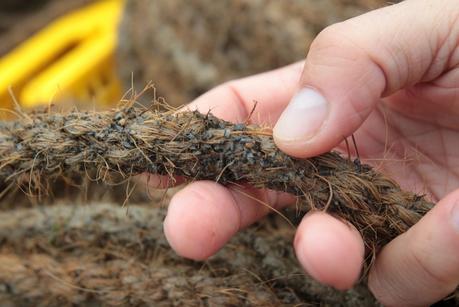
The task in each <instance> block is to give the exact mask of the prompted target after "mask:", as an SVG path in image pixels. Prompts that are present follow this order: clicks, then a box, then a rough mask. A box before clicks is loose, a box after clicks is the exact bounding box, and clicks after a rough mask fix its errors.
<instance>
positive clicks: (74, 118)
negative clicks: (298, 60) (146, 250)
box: [0, 106, 433, 252]
mask: <svg viewBox="0 0 459 307" xmlns="http://www.w3.org/2000/svg"><path fill="white" fill-rule="evenodd" d="M20 116H21V117H22V118H21V119H20V120H16V121H11V122H3V123H0V189H1V190H0V191H3V192H0V197H1V193H3V194H6V193H7V191H9V190H11V189H12V188H14V187H17V186H19V187H21V189H23V190H24V191H26V192H30V193H31V194H40V193H42V194H43V193H44V192H43V191H46V189H47V187H48V186H49V184H51V183H52V182H53V181H55V180H56V179H62V178H67V179H68V180H69V181H71V180H75V178H81V177H82V176H89V177H91V178H92V179H93V180H97V181H104V182H110V181H111V178H112V177H113V175H114V174H116V175H118V176H121V177H122V178H130V177H131V176H133V175H137V174H141V173H144V172H149V173H154V174H161V175H168V176H183V177H186V178H187V179H189V180H201V179H207V180H215V181H218V182H220V183H222V184H230V183H235V182H247V183H249V184H251V185H253V186H255V187H257V188H269V189H273V190H279V191H285V192H289V193H292V194H294V195H296V196H298V200H299V202H301V204H302V206H301V207H302V209H305V210H311V209H318V210H327V212H329V213H332V214H334V215H335V216H337V217H340V218H343V219H345V220H348V221H350V222H351V223H352V224H353V225H354V226H355V227H356V228H357V229H358V230H359V231H360V232H361V234H362V235H363V237H364V240H365V244H366V245H367V248H368V251H371V252H375V251H377V249H378V248H379V247H381V246H383V245H384V244H386V243H387V242H389V241H390V240H391V239H393V238H394V237H396V236H398V235H399V234H401V233H403V232H405V231H406V230H407V229H408V228H409V227H411V226H412V225H413V224H415V223H416V222H417V221H418V220H419V219H420V218H421V217H422V216H423V215H424V214H425V213H426V212H427V211H428V210H430V209H431V208H432V206H433V204H432V203H430V202H428V201H427V200H426V199H425V198H424V197H422V196H417V195H415V194H412V193H409V192H405V191H402V190H401V189H400V187H399V185H398V184H397V183H396V182H394V181H393V180H391V179H389V178H387V177H386V176H384V175H383V174H381V173H379V172H377V171H375V170H374V169H372V168H371V167H370V166H368V165H364V164H361V163H360V162H359V161H358V160H354V161H350V160H348V159H346V158H344V157H342V156H340V155H339V154H338V153H334V152H330V153H326V154H323V155H321V156H318V157H315V158H311V159H306V160H301V159H295V158H292V157H289V156H287V155H286V154H284V153H282V152H281V151H280V150H278V149H277V148H276V146H275V144H274V142H273V139H272V135H271V131H270V130H269V129H265V128H262V127H259V126H253V125H245V124H232V123H229V122H226V121H223V120H220V119H218V118H216V117H214V116H212V115H211V114H207V115H203V114H200V113H198V112H183V113H173V112H159V111H153V110H145V109H140V108H135V107H131V106H126V107H123V108H121V109H117V110H112V111H106V112H73V113H66V114H59V113H47V112H43V113H40V112H38V113H33V114H29V115H27V114H20Z"/></svg>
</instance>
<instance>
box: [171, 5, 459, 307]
mask: <svg viewBox="0 0 459 307" xmlns="http://www.w3.org/2000/svg"><path fill="white" fill-rule="evenodd" d="M260 52H262V50H260ZM254 101H257V102H258V105H257V107H256V109H255V112H254V114H253V115H252V117H251V121H252V122H253V123H261V124H265V125H266V124H267V125H271V126H273V127H274V128H273V135H274V139H275V142H276V144H277V146H278V147H279V148H280V149H281V150H283V151H285V152H286V153H287V154H290V155H292V156H296V157H301V158H306V157H310V156H314V155H317V154H320V153H323V152H326V151H329V150H332V149H334V148H337V147H338V148H341V149H342V148H343V142H342V141H343V138H345V137H349V136H350V135H352V134H354V136H355V138H356V140H357V145H358V150H359V154H360V158H361V159H364V160H367V161H369V162H370V163H372V164H373V165H375V166H376V167H377V168H378V169H380V170H382V171H384V172H386V173H387V174H389V175H390V176H392V177H394V178H395V179H396V180H397V181H398V182H400V184H401V185H402V186H403V188H405V189H408V190H412V191H415V192H418V193H426V194H427V195H428V197H429V198H430V199H431V200H432V201H434V202H435V203H436V206H435V207H434V209H432V210H431V211H430V212H429V213H428V214H427V215H426V216H425V217H424V218H423V219H421V221H420V222H419V223H417V224H416V225H415V226H414V227H412V228H411V229H410V230H409V231H408V232H407V233H405V234H403V235H400V236H399V237H397V238H396V239H394V240H393V241H392V242H390V243H389V244H388V245H386V246H385V247H384V248H383V249H382V251H381V252H380V253H379V254H378V255H377V258H376V262H375V264H374V265H373V267H372V269H371V271H370V275H369V287H370V289H371V291H372V292H373V294H374V295H375V297H376V298H377V299H378V300H379V301H381V302H382V303H383V304H385V305H388V306H423V305H428V304H430V303H433V302H435V301H437V300H439V299H441V298H443V297H444V296H446V295H448V294H449V293H451V292H452V291H454V289H455V288H456V287H457V286H458V284H459V1H457V0H435V1H434V0H407V1H405V2H403V3H401V4H397V5H393V6H389V7H386V8H383V9H380V10H376V11H373V12H370V13H368V14H365V15H362V16H359V17H357V18H354V19H351V20H348V21H346V22H343V23H340V24H336V25H333V26H331V27H329V28H327V29H326V30H325V31H323V32H322V33H321V34H319V35H318V37H317V38H316V40H315V41H314V43H313V45H312V46H311V48H310V51H309V54H308V56H307V57H306V60H305V61H304V62H300V63H296V64H293V65H290V66H287V67H284V68H281V69H278V70H275V71H271V72H268V73H264V74H260V75H256V76H252V77H248V78H244V79H240V80H236V81H232V82H229V83H226V84H223V85H221V86H219V87H217V88H215V89H213V90H211V91H210V92H208V93H206V94H204V95H203V96H201V97H199V98H198V99H197V100H195V101H194V102H192V103H191V104H190V105H189V106H188V107H189V108H192V109H198V110H200V111H202V112H207V111H208V110H209V109H210V110H211V111H212V113H213V114H215V115H216V116H219V117H221V118H223V119H226V120H230V121H233V122H242V121H244V120H246V119H247V117H248V114H249V113H250V111H251V109H252V108H253V103H254ZM238 189H240V188H237V189H236V188H233V187H223V186H221V185H219V184H217V183H214V182H207V181H199V182H194V183H192V184H190V185H188V186H187V187H185V188H184V189H183V190H181V191H180V192H179V193H177V194H176V195H175V196H174V198H173V199H172V201H171V203H170V206H169V209H168V214H167V217H166V220H165V223H164V230H165V234H166V237H167V239H168V241H169V243H170V245H171V246H172V248H173V249H174V250H175V251H176V252H177V253H178V254H180V255H182V256H183V257H187V258H191V259H195V260H204V259H206V258H208V257H210V256H211V255H213V254H214V253H216V252H217V251H218V250H219V249H220V248H221V247H222V246H223V245H224V244H225V243H226V242H227V241H228V240H229V239H230V238H231V237H232V236H233V235H234V234H236V233H237V232H238V231H240V230H242V229H243V228H244V227H247V226H249V225H250V224H252V223H254V222H256V221H257V220H259V219H261V218H262V217H263V216H265V215H266V214H268V213H269V212H270V210H269V209H267V208H266V207H264V206H261V205H260V204H259V203H258V202H257V201H255V200H254V199H253V198H251V197H248V196H247V195H244V193H249V194H250V195H253V196H254V197H255V198H258V199H261V200H263V201H264V202H266V203H269V204H270V205H271V206H273V207H274V208H276V209H279V208H282V207H285V206H287V205H290V204H292V203H293V202H294V199H293V197H292V196H290V195H287V194H284V193H278V192H273V191H266V190H254V189H253V188H250V187H247V188H246V190H245V191H244V193H240V192H239V191H238ZM363 246H364V244H363V240H362V238H361V236H360V234H359V233H358V232H357V231H356V230H355V229H354V228H353V227H352V225H349V224H348V223H346V222H345V221H341V220H338V219H336V218H334V217H332V216H330V215H328V214H327V213H325V212H313V213H310V214H308V215H306V216H305V217H304V218H303V220H302V222H301V224H300V225H299V226H298V229H297V232H296V236H295V240H294V248H295V251H296V255H297V257H298V260H299V263H300V265H302V267H303V268H304V269H305V271H306V272H308V273H309V274H310V275H311V276H312V277H314V278H315V279H317V280H319V281H320V282H322V283H324V284H328V285H331V286H333V287H335V288H338V289H348V288H350V287H352V286H353V285H354V283H355V282H356V281H357V280H358V279H359V276H360V273H361V268H362V263H363V255H364V247H363Z"/></svg>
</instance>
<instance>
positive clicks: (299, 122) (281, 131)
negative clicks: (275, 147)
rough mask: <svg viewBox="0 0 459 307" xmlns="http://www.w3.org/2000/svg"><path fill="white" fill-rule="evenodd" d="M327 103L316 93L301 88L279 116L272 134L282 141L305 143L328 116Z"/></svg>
mask: <svg viewBox="0 0 459 307" xmlns="http://www.w3.org/2000/svg"><path fill="white" fill-rule="evenodd" d="M328 109H329V108H328V102H327V100H326V99H325V97H323V96H322V95H321V94H320V93H319V92H318V91H316V90H314V89H312V88H303V89H302V90H300V91H299V92H298V93H297V94H296V95H295V96H294V97H293V98H292V100H291V101H290V103H289V105H288V106H287V108H285V110H284V112H283V113H282V114H281V116H280V118H279V120H278V121H277V124H276V126H275V127H274V130H273V132H274V134H275V137H276V138H277V139H280V140H283V141H307V140H309V139H311V138H312V137H313V136H314V135H316V134H317V132H318V131H319V130H320V128H321V127H322V125H323V123H324V121H325V120H326V118H327V116H328Z"/></svg>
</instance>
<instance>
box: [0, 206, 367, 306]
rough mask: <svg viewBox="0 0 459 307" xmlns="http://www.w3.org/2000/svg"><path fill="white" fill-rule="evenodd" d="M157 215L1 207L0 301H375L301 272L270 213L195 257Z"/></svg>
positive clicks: (146, 210)
mask: <svg viewBox="0 0 459 307" xmlns="http://www.w3.org/2000/svg"><path fill="white" fill-rule="evenodd" d="M164 214H165V212H164V210H162V209H161V208H158V207H152V206H151V205H150V206H148V207H146V206H137V205H131V206H130V207H129V210H128V211H127V212H126V208H121V207H119V206H113V205H107V204H97V203H95V204H91V206H74V205H73V204H72V203H66V205H64V206H63V205H57V206H53V207H38V208H33V209H16V210H12V211H10V212H0V242H1V244H0V305H1V306H76V305H78V306H303V305H309V304H311V305H321V306H336V305H337V304H339V305H340V306H353V307H355V306H357V307H364V306H373V305H375V300H374V298H373V296H372V295H371V294H370V293H369V291H368V290H367V288H366V287H365V286H364V285H362V284H360V285H357V286H356V287H354V288H353V289H352V290H349V291H345V292H343V291H337V290H334V289H332V288H330V287H326V286H323V285H320V284H319V283H318V282H315V281H314V280H312V278H310V277H308V276H305V275H304V274H303V273H302V270H301V268H300V267H299V266H298V262H297V261H296V259H295V254H294V251H293V247H292V245H291V237H292V236H293V232H294V231H293V229H291V227H289V226H288V225H287V224H286V223H285V222H283V221H282V219H281V218H280V217H279V216H274V215H273V216H271V217H270V218H267V219H264V220H263V221H262V222H260V223H259V224H258V225H257V227H251V228H249V229H247V230H246V231H244V232H241V233H239V234H238V235H236V236H235V237H234V238H233V239H232V240H231V242H230V244H228V245H226V246H225V247H224V248H223V249H222V250H221V251H220V252H219V253H218V254H217V255H215V256H213V257H212V258H211V259H209V260H207V261H206V262H205V263H198V262H193V261H188V260H185V259H183V258H180V257H179V256H177V255H176V254H175V253H174V252H173V251H172V250H171V249H170V248H169V247H168V244H167V242H166V240H165V238H164V235H163V233H162V229H161V228H162V226H161V225H162V220H163V219H164Z"/></svg>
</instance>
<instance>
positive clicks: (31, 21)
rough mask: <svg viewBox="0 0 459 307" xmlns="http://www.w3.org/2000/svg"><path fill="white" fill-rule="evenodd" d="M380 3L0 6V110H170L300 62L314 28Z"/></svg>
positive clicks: (156, 0)
mask: <svg viewBox="0 0 459 307" xmlns="http://www.w3.org/2000/svg"><path fill="white" fill-rule="evenodd" d="M384 5H388V2H387V1H384V0H320V1H318V0H288V1H281V0H219V1H212V0H192V1H184V0H99V1H97V0H71V1H59V0H2V1H0V40H1V42H2V44H1V45H0V72H1V73H0V107H1V108H11V107H12V106H13V97H14V98H15V99H17V101H18V102H19V103H20V104H21V105H22V106H23V107H25V108H31V107H37V106H40V105H48V104H49V103H53V104H62V105H64V104H66V105H68V104H70V105H78V107H80V108H85V107H90V108H105V107H107V106H110V105H112V104H114V103H116V102H117V101H119V100H120V98H121V97H122V96H123V95H124V94H126V93H128V91H129V90H131V92H129V93H128V94H127V95H131V94H132V93H133V92H136V93H139V92H141V91H142V89H144V88H145V86H146V85H147V84H148V82H150V81H151V82H152V84H153V85H154V86H155V90H150V91H147V92H146V93H145V94H143V95H142V96H141V97H140V98H139V100H141V102H142V103H144V104H148V103H150V102H151V101H152V100H153V99H154V98H157V97H164V98H165V99H166V101H167V102H168V103H169V104H171V105H174V106H178V105H181V104H184V103H187V102H189V101H191V100H192V99H193V98H195V97H196V96H198V95H200V94H202V93H203V92H205V91H207V90H209V89H210V88H212V87H213V86H215V85H217V84H219V83H222V82H224V81H227V80H230V79H234V78H238V77H241V76H246V75H251V74H254V73H258V72H262V71H266V70H270V69H273V68H277V67H280V66H283V65H287V64H289V63H292V62H294V61H297V60H300V59H302V58H304V57H305V56H306V54H307V50H308V47H309V44H310V43H311V41H312V40H313V38H314V37H315V36H316V35H317V33H319V32H320V31H321V30H322V29H323V28H324V27H326V26H327V25H330V24H332V23H336V22H339V21H341V20H344V19H347V18H350V17H352V16H355V15H359V14H361V13H363V12H365V11H368V10H371V9H375V8H377V7H381V6H384Z"/></svg>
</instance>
